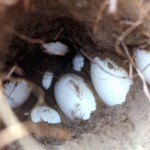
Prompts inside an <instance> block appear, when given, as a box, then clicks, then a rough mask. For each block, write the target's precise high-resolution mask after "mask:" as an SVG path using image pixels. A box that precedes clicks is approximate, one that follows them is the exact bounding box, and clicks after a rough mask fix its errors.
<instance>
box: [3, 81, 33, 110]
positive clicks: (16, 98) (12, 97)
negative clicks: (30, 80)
mask: <svg viewBox="0 0 150 150" xmlns="http://www.w3.org/2000/svg"><path fill="white" fill-rule="evenodd" d="M30 93H31V88H30V87H29V85H28V84H27V82H25V81H24V80H19V81H10V82H8V83H6V84H4V94H5V96H6V101H7V103H8V104H9V105H10V106H11V107H12V108H15V107H18V106H20V105H21V104H23V103H24V102H25V101H26V100H27V99H28V97H29V95H30Z"/></svg>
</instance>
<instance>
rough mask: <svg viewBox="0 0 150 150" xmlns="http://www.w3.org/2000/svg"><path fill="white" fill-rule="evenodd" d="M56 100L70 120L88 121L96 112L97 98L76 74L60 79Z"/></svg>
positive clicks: (56, 88) (56, 90)
mask: <svg viewBox="0 0 150 150" xmlns="http://www.w3.org/2000/svg"><path fill="white" fill-rule="evenodd" d="M54 94H55V99H56V102H57V104H58V106H59V107H60V109H61V110H62V112H63V113H64V114H65V115H66V116H67V117H68V118H69V119H70V120H74V119H76V118H78V119H82V120H87V119H89V118H90V114H91V112H92V111H94V110H96V102H95V97H94V95H93V93H92V91H91V90H90V88H89V87H88V86H87V84H86V83H85V81H84V79H82V78H81V77H79V76H77V75H74V74H66V75H64V76H62V77H61V78H60V80H59V81H57V83H56V84H55V88H54Z"/></svg>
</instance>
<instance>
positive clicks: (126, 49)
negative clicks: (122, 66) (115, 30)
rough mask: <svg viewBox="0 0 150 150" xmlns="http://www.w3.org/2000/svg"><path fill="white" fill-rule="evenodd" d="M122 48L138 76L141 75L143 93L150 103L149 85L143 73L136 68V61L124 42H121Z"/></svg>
mask: <svg viewBox="0 0 150 150" xmlns="http://www.w3.org/2000/svg"><path fill="white" fill-rule="evenodd" d="M121 46H122V47H123V49H124V51H125V54H126V56H127V57H128V59H129V61H130V63H131V64H132V66H133V67H134V68H135V70H136V71H137V74H138V75H139V77H140V79H141V81H142V83H143V91H144V93H145V95H146V97H147V99H148V101H149V102H150V91H149V89H148V85H147V83H146V80H145V78H144V75H143V73H142V72H141V71H140V70H139V69H138V68H137V67H136V65H135V63H134V60H133V59H132V57H131V55H130V53H129V50H128V48H127V46H126V45H125V43H124V42H121Z"/></svg>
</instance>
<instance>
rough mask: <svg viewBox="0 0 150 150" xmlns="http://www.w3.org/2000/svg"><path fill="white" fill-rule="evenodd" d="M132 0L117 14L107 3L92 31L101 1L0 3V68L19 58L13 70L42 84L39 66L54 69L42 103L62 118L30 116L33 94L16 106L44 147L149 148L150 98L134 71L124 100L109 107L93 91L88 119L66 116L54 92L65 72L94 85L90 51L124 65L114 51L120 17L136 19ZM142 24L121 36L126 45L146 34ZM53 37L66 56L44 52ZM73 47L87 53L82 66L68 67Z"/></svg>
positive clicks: (4, 69) (123, 3)
mask: <svg viewBox="0 0 150 150" xmlns="http://www.w3.org/2000/svg"><path fill="white" fill-rule="evenodd" d="M134 2H135V1H128V0H122V1H120V2H119V4H118V11H117V13H116V14H115V15H112V14H109V13H108V12H107V11H106V10H107V9H105V11H104V12H103V14H102V20H100V21H99V23H98V24H97V27H98V28H97V32H95V33H93V28H94V24H95V20H96V17H97V15H98V10H99V8H100V6H102V4H103V1H99V0H94V1H93V0H81V1H80V2H79V1H76V0H71V1H70V0H63V1H59V0H57V1H53V2H50V1H47V0H45V1H44V0H39V1H36V0H32V1H31V2H30V5H29V7H28V6H27V5H25V4H24V3H23V2H21V1H19V2H18V3H17V5H14V6H4V5H2V6H1V7H2V8H3V9H2V11H1V13H0V20H1V25H0V27H1V34H0V62H1V65H0V69H1V71H2V72H3V73H7V72H8V70H9V69H10V68H11V67H12V66H14V65H16V64H17V65H18V67H20V68H21V69H22V70H23V75H21V74H17V73H14V74H13V76H14V77H20V76H21V77H23V78H26V79H28V80H31V81H33V82H34V83H36V84H37V85H38V86H40V87H42V85H41V78H42V75H43V72H45V71H47V70H50V71H52V72H54V74H55V77H54V81H53V83H52V87H51V90H49V91H46V90H44V92H45V100H46V103H47V104H48V105H49V106H51V107H53V108H55V109H56V110H57V111H58V112H59V114H60V116H61V119H62V122H61V124H59V125H48V124H46V123H40V124H34V123H32V122H30V118H29V116H26V115H25V112H30V111H31V109H32V107H33V105H34V104H35V103H36V97H35V96H34V94H33V95H32V96H31V97H30V99H29V100H28V101H27V102H26V103H25V104H24V105H23V106H21V107H19V108H17V109H15V110H14V111H15V112H16V114H17V116H18V117H19V119H20V120H21V121H29V122H28V124H27V127H28V129H29V131H31V132H32V133H33V136H34V137H35V138H36V139H37V140H38V141H40V142H41V143H42V144H44V145H45V146H46V148H53V149H62V150H63V149H87V150H88V149H90V150H91V149H93V150H95V149H106V150H107V149H108V150H110V149H116V150H120V149H121V150H122V149H123V150H130V149H136V150H138V149H139V150H145V149H147V150H148V149H149V148H150V145H149V138H150V137H149V134H148V133H149V132H148V131H149V130H150V128H149V122H150V117H149V114H150V109H149V107H150V104H149V102H148V100H147V98H146V97H145V95H144V92H143V89H142V82H141V81H140V79H139V78H138V77H137V78H135V79H134V84H133V85H132V87H131V89H130V92H129V93H128V95H127V98H126V102H125V103H124V104H122V105H118V106H114V107H108V106H106V105H105V104H103V103H102V101H101V100H100V99H99V98H98V97H97V96H96V93H95V92H94V93H95V96H96V97H97V110H96V111H95V112H93V113H92V115H91V118H90V119H89V120H88V121H79V120H77V121H74V122H72V121H69V120H68V119H67V118H66V117H65V116H64V115H63V114H62V112H61V111H60V109H59V108H58V106H57V104H56V102H55V100H54V93H53V87H54V84H55V82H56V81H57V80H58V78H59V77H60V76H61V75H63V74H65V73H75V74H78V75H80V76H82V77H83V78H84V79H86V81H87V82H88V84H89V86H90V87H92V85H91V81H90V75H89V67H90V60H89V57H90V58H93V57H94V56H102V57H103V56H104V57H110V58H112V59H114V60H115V61H117V63H118V64H120V65H121V66H123V67H124V63H125V62H127V66H128V64H129V61H128V59H127V57H126V56H125V55H123V56H119V54H120V53H117V51H116V49H115V42H116V40H117V38H118V37H119V36H120V35H121V34H122V33H123V32H124V31H125V30H126V29H127V28H128V26H129V25H126V24H122V22H126V23H127V22H135V21H136V20H137V19H138V16H139V14H140V11H139V9H138V8H137V7H136V5H134ZM127 8H128V9H127ZM132 10H135V11H132ZM146 19H147V18H146ZM143 30H144V31H145V30H146V32H147V31H148V26H146V27H145V26H144V28H143V27H141V26H139V28H137V29H136V30H135V32H132V33H130V34H129V35H128V36H127V38H125V40H124V42H125V44H127V46H128V48H129V50H132V49H133V48H134V47H136V46H139V42H140V41H141V40H145V39H147V35H146V36H145V35H143ZM59 32H60V34H58V33H59ZM144 33H145V32H144ZM35 39H37V40H35ZM55 40H59V41H62V42H63V43H65V44H67V45H68V46H69V48H70V49H71V51H70V53H69V54H67V55H66V56H64V57H60V56H48V55H47V54H45V53H43V51H42V48H41V43H43V42H50V41H55ZM140 46H141V45H140ZM146 47H148V44H147V45H146ZM76 53H81V54H83V55H85V57H86V60H85V67H84V68H83V70H82V72H80V73H77V72H75V71H73V70H72V63H71V60H72V58H73V56H74V55H75V54H76ZM112 53H113V54H112ZM123 54H124V52H123ZM131 54H132V51H131ZM127 68H128V67H127ZM6 149H11V150H12V149H15V150H16V149H21V147H20V146H19V144H18V143H14V148H13V145H12V144H11V145H10V146H8V147H7V148H6ZM31 149H32V147H31Z"/></svg>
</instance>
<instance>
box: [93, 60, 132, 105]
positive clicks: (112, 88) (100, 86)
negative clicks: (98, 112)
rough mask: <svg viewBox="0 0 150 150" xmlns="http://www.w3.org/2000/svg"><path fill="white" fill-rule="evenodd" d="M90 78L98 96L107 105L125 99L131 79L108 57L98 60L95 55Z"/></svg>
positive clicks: (118, 102)
mask: <svg viewBox="0 0 150 150" xmlns="http://www.w3.org/2000/svg"><path fill="white" fill-rule="evenodd" d="M90 73H91V80H92V83H93V86H94V88H95V90H96V92H97V94H98V96H99V97H100V98H102V100H103V101H104V103H106V104H107V105H117V104H121V103H123V102H124V101H125V99H126V95H127V93H128V91H129V88H130V85H132V83H133V81H132V80H131V79H130V78H129V77H128V74H127V72H126V71H125V70H124V69H122V68H120V67H118V66H117V65H116V64H114V62H112V61H111V60H109V59H105V60H100V59H99V58H98V57H95V58H94V59H93V61H92V64H91V68H90Z"/></svg>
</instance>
